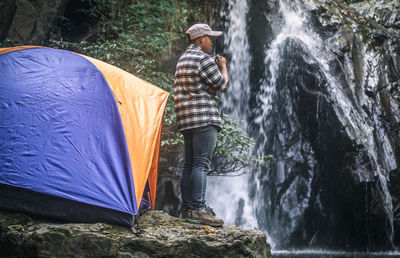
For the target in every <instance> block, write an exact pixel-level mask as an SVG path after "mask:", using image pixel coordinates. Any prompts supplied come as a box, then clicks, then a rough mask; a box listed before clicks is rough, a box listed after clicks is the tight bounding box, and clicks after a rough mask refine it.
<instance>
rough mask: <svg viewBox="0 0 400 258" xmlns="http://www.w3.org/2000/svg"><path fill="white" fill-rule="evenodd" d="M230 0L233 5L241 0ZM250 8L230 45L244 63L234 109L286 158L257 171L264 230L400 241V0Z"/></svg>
mask: <svg viewBox="0 0 400 258" xmlns="http://www.w3.org/2000/svg"><path fill="white" fill-rule="evenodd" d="M227 2H229V5H228V4H227V6H228V7H229V8H230V9H229V10H227V11H226V13H230V12H233V11H234V10H235V8H236V7H235V4H232V3H233V2H236V3H239V1H227ZM237 5H238V4H237ZM242 9H244V8H242ZM246 11H247V18H246V19H245V20H244V21H243V22H244V23H245V24H244V25H242V26H237V27H238V28H241V27H245V28H246V30H243V32H242V34H240V35H237V33H236V34H235V33H233V32H232V33H231V35H233V36H234V37H232V38H231V39H230V40H228V41H226V43H227V46H226V48H227V49H228V50H229V51H228V53H227V54H228V55H229V56H231V60H230V61H231V62H230V63H231V64H236V65H237V67H230V69H231V70H237V71H241V73H240V75H239V76H237V77H235V74H233V75H232V83H231V89H230V90H231V92H234V94H233V96H234V97H232V98H233V99H236V100H237V101H238V102H237V103H236V104H235V105H234V108H233V109H237V108H236V107H238V106H239V107H241V109H243V110H244V112H241V113H242V117H240V118H242V119H243V120H245V121H246V122H247V129H248V133H249V134H250V135H251V136H252V137H254V138H255V139H256V142H257V147H256V152H257V153H259V154H272V155H273V156H275V157H276V158H277V161H276V162H275V163H272V164H270V165H268V166H266V167H264V168H263V169H262V171H260V172H257V173H254V176H253V177H252V178H251V180H250V181H249V189H250V190H249V192H250V197H251V198H250V199H251V201H252V203H253V207H254V209H255V212H256V217H257V221H258V226H259V228H261V229H263V230H264V231H265V232H268V233H269V234H270V236H271V238H272V239H273V240H274V242H275V243H276V244H277V246H276V247H277V248H278V249H280V248H293V247H295V248H296V247H297V248H329V249H342V250H343V249H345V250H394V249H396V246H398V245H399V243H400V238H399V237H400V234H399V225H400V224H399V211H400V208H399V207H400V206H399V205H400V203H399V201H398V189H399V187H398V186H399V185H400V182H399V181H398V179H399V176H398V175H399V171H400V170H399V169H400V159H399V157H400V131H399V130H400V127H399V125H400V123H399V122H400V109H399V104H400V102H399V100H400V99H399V82H400V70H399V54H400V48H399V47H400V35H399V30H398V22H399V8H398V1H365V2H363V3H359V4H357V5H352V6H349V5H347V4H346V3H345V1H340V0H320V1H316V0H257V1H249V2H248V7H247V10H246ZM235 22H236V23H237V19H235V18H232V20H229V21H228V22H226V25H227V27H226V30H230V29H231V28H232V27H233V25H235ZM241 38H243V40H242V41H243V42H246V40H247V42H248V44H247V45H246V44H243V45H241V46H240V45H239V46H237V47H236V48H234V47H233V46H235V44H238V42H237V41H238V39H241ZM244 39H246V40H244ZM243 50H246V51H247V52H246V54H244V55H241V59H240V60H239V61H238V60H236V58H237V56H238V54H237V53H240V51H243ZM246 64H248V66H249V67H246ZM245 71H248V74H247V77H248V81H247V82H246V81H242V82H241V83H239V85H238V87H237V88H235V81H236V80H243V79H242V78H244V76H245ZM245 89H249V92H248V95H245V94H244V91H245ZM244 107H247V109H246V108H244Z"/></svg>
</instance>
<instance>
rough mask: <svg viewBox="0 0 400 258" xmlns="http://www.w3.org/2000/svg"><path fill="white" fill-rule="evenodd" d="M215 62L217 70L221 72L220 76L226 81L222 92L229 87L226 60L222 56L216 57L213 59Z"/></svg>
mask: <svg viewBox="0 0 400 258" xmlns="http://www.w3.org/2000/svg"><path fill="white" fill-rule="evenodd" d="M215 62H216V63H217V65H218V67H219V69H220V70H221V73H222V75H223V76H224V77H225V79H226V81H227V82H226V83H227V85H226V87H225V89H223V90H222V92H224V91H226V89H227V88H228V85H229V74H228V68H226V59H225V57H223V56H220V55H217V56H216V57H215Z"/></svg>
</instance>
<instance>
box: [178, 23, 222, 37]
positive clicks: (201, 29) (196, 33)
mask: <svg viewBox="0 0 400 258" xmlns="http://www.w3.org/2000/svg"><path fill="white" fill-rule="evenodd" d="M186 34H187V35H189V37H190V40H193V39H197V38H198V37H201V36H204V35H207V36H211V37H218V36H221V34H222V31H213V30H212V29H211V28H210V26H208V25H207V24H200V23H198V24H195V25H193V26H191V27H190V28H189V29H188V30H187V31H186Z"/></svg>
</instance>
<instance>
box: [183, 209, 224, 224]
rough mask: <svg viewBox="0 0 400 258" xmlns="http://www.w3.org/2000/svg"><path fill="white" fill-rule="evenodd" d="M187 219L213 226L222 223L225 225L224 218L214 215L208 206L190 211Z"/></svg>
mask: <svg viewBox="0 0 400 258" xmlns="http://www.w3.org/2000/svg"><path fill="white" fill-rule="evenodd" d="M187 220H188V221H189V222H191V223H194V224H204V225H209V226H213V227H221V226H222V225H224V221H223V220H222V219H220V218H217V217H215V216H214V215H212V214H211V213H210V212H208V211H207V210H206V208H204V209H202V210H192V211H191V212H190V213H189V217H188V219H187Z"/></svg>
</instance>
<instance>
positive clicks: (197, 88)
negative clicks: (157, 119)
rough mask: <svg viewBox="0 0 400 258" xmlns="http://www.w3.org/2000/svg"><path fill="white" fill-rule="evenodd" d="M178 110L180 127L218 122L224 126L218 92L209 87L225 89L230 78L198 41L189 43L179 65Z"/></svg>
mask: <svg viewBox="0 0 400 258" xmlns="http://www.w3.org/2000/svg"><path fill="white" fill-rule="evenodd" d="M174 84H175V88H174V94H175V113H176V120H177V123H178V129H179V131H183V130H187V129H192V128H197V127H203V126H208V125H215V126H217V127H218V128H221V126H222V120H221V116H220V114H219V111H218V106H217V103H216V101H215V99H214V96H213V95H212V94H210V93H208V92H207V91H208V89H209V88H212V89H214V91H223V90H225V88H226V87H227V80H226V78H225V77H224V76H223V75H222V74H221V71H220V70H219V67H218V65H217V64H216V62H215V60H214V59H213V58H212V57H210V56H209V55H208V54H206V53H204V52H203V51H202V50H201V48H200V47H199V46H197V45H195V44H191V45H189V47H188V48H187V50H186V52H185V53H183V55H182V56H181V58H180V59H179V61H178V64H177V65H176V72H175V82H174Z"/></svg>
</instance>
